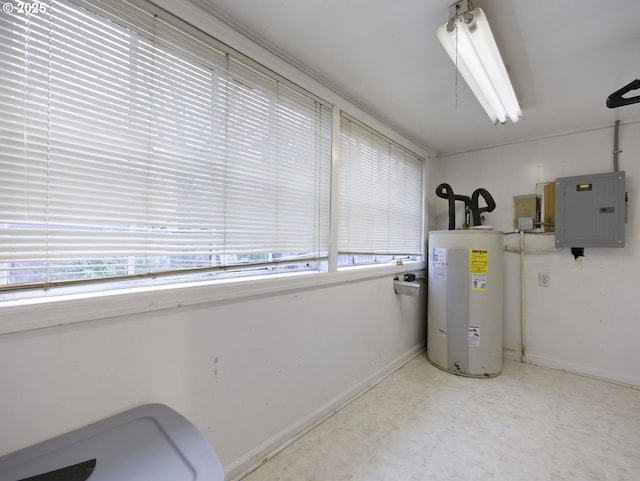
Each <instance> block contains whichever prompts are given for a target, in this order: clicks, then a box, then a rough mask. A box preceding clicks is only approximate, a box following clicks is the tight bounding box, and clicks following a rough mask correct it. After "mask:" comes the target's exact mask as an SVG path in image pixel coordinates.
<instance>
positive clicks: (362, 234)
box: [338, 114, 424, 266]
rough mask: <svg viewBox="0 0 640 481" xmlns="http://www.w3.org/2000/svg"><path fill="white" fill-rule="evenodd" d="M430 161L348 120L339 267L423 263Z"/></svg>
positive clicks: (343, 127)
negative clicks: (407, 260) (425, 177)
mask: <svg viewBox="0 0 640 481" xmlns="http://www.w3.org/2000/svg"><path fill="white" fill-rule="evenodd" d="M423 168H424V161H423V160H422V159H420V158H419V157H417V156H416V155H414V154H412V153H411V152H409V151H408V150H406V149H403V148H402V147H400V146H398V145H397V144H395V143H394V142H392V141H390V140H389V139H387V138H386V137H384V136H382V135H381V134H379V133H377V132H375V131H373V130H371V129H369V128H368V127H366V126H364V125H362V124H361V123H359V122H357V121H355V120H354V119H351V118H350V117H348V116H346V115H344V114H343V115H342V117H341V121H340V170H339V177H340V196H339V216H340V217H339V221H338V223H339V234H338V235H339V239H338V254H339V265H341V266H345V265H349V264H354V263H356V264H357V263H376V262H387V261H389V260H391V259H394V258H395V259H397V258H412V259H421V258H422V250H423V223H424V222H423V218H424V197H423V185H424V181H423Z"/></svg>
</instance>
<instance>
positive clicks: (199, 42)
mask: <svg viewBox="0 0 640 481" xmlns="http://www.w3.org/2000/svg"><path fill="white" fill-rule="evenodd" d="M43 6H46V8H39V9H38V11H37V12H35V11H34V12H31V14H29V15H26V14H18V13H16V12H14V13H13V14H6V13H5V14H3V15H2V16H0V44H1V45H0V73H1V74H2V77H3V82H2V84H1V85H0V149H1V151H0V243H2V246H3V247H2V250H1V253H0V288H1V287H3V286H4V287H9V288H15V287H19V286H46V285H50V284H55V283H63V282H69V281H72V282H75V281H78V280H87V279H96V278H116V277H128V276H140V275H158V274H161V273H168V272H182V271H187V272H193V271H199V270H206V271H210V272H212V273H217V272H223V271H229V270H237V269H246V268H250V269H252V270H258V269H259V270H260V271H263V272H270V271H273V270H274V269H316V270H317V269H318V265H319V262H320V261H321V260H323V259H326V257H327V252H328V250H329V249H328V243H329V188H330V186H329V181H330V161H331V152H330V148H331V137H330V135H331V134H330V133H331V110H330V108H329V107H327V106H326V105H325V104H324V103H323V102H321V101H320V100H319V99H316V98H315V97H313V96H312V95H310V94H308V93H307V92H304V91H302V90H301V89H299V88H297V87H295V86H292V85H291V84H289V83H288V82H286V81H285V80H284V79H281V78H279V77H277V76H276V75H275V74H272V73H270V72H268V71H266V70H265V69H263V68H260V67H257V66H255V65H254V64H252V62H250V61H249V60H247V59H245V58H243V57H242V56H241V55H239V54H237V53H235V52H229V51H227V50H224V49H222V47H221V46H219V45H218V44H216V43H215V41H213V39H210V38H208V37H205V36H204V35H203V34H201V33H200V32H195V31H193V30H192V29H190V28H188V27H186V26H184V25H182V24H181V23H180V22H179V21H177V20H173V19H170V18H169V17H167V15H166V14H163V17H166V18H164V19H163V18H160V17H159V16H157V15H154V14H151V13H148V12H146V11H143V10H140V9H139V8H138V7H135V6H132V5H129V4H127V3H126V2H124V1H121V0H117V1H114V2H109V1H107V0H105V1H99V0H95V1H82V0H77V1H76V0H74V1H73V2H72V1H65V2H56V1H54V2H52V3H49V4H44V5H42V6H41V7H43Z"/></svg>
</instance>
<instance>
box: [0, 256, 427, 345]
mask: <svg viewBox="0 0 640 481" xmlns="http://www.w3.org/2000/svg"><path fill="white" fill-rule="evenodd" d="M424 268H425V264H424V262H406V263H404V264H403V265H396V264H385V265H375V266H366V267H354V268H346V269H341V270H340V271H339V272H324V273H318V272H302V273H291V274H274V275H270V276H259V277H243V278H234V279H224V280H213V281H211V280H209V281H200V282H188V283H187V282H184V281H183V282H181V283H172V284H165V285H156V286H144V287H141V286H132V285H124V284H122V283H112V284H111V285H109V284H106V285H104V286H103V290H100V291H95V290H93V291H91V292H81V289H80V288H60V289H59V290H57V294H51V293H50V292H49V293H43V294H42V295H39V296H33V294H32V293H31V295H26V294H25V293H24V292H22V293H21V292H15V293H5V294H2V295H0V312H2V316H1V319H0V335H2V334H9V333H14V332H21V331H29V330H33V329H42V328H46V327H52V326H60V325H65V324H74V323H79V322H87V321H93V320H98V319H105V318H109V317H117V316H124V315H130V314H139V313H143V312H151V311H159V310H163V309H174V308H180V307H184V306H190V305H196V304H202V303H215V302H220V301H226V302H228V301H230V300H240V299H243V298H251V297H256V296H263V295H269V294H282V293H285V292H294V291H300V290H306V289H316V288H321V287H328V286H331V285H339V284H344V283H350V282H358V281H363V280H367V279H375V278H379V277H386V276H391V277H392V276H395V275H396V274H401V273H406V272H417V271H421V270H423V269H424Z"/></svg>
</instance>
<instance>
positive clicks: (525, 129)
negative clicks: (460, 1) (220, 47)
mask: <svg viewBox="0 0 640 481" xmlns="http://www.w3.org/2000/svg"><path fill="white" fill-rule="evenodd" d="M194 1H196V2H197V3H200V4H207V7H208V8H209V9H211V10H213V11H215V12H217V14H218V15H220V16H223V17H225V18H226V20H227V21H228V22H231V23H236V24H237V25H238V28H239V29H240V30H241V31H245V32H247V33H249V34H250V35H251V36H252V37H254V38H257V39H259V40H260V42H261V43H263V45H266V46H268V48H270V49H271V50H272V51H274V52H276V53H278V54H279V55H280V56H283V57H285V58H287V59H288V60H289V61H292V62H293V63H294V64H296V65H298V66H299V67H302V68H303V69H304V70H305V71H306V72H308V73H311V74H312V75H313V76H314V77H315V78H317V79H319V80H321V81H322V82H323V83H325V84H326V85H329V86H331V87H332V88H333V89H334V90H336V91H337V92H338V93H340V94H342V95H343V96H344V97H346V98H347V99H349V100H350V101H352V102H353V103H355V104H357V105H358V106H359V107H361V108H363V109H364V110H366V111H367V112H369V113H370V114H372V115H374V116H376V117H378V118H379V119H381V120H382V121H384V122H385V123H387V124H388V125H389V126H391V127H393V128H394V129H395V130H396V131H398V132H399V133H401V134H403V135H404V136H405V137H407V138H408V139H410V140H411V141H413V142H414V143H416V144H417V145H420V146H422V147H425V148H427V149H430V150H432V151H434V152H436V153H439V154H447V153H452V152H460V151H465V150H471V149H477V148H481V147H486V146H492V145H499V144H504V143H511V142H518V141H522V140H529V139H535V138H540V137H547V136H551V135H556V134H559V133H567V132H575V131H581V130H587V129H592V128H598V127H602V126H608V125H613V124H614V122H615V121H616V120H621V121H622V122H623V123H624V122H630V121H637V120H640V103H636V104H633V105H629V106H624V107H619V108H616V109H609V108H607V107H606V105H605V101H606V98H607V97H608V96H609V94H611V93H612V92H614V91H615V90H618V89H619V88H621V87H623V86H625V85H627V84H628V83H629V82H631V81H633V80H635V79H636V78H640V25H639V23H638V22H639V19H640V2H639V1H638V0H475V1H474V2H473V4H474V6H476V7H481V8H482V9H483V10H484V11H485V13H486V15H487V17H488V19H489V22H490V23H491V26H492V30H493V33H494V36H495V37H496V41H497V43H498V47H499V48H500V50H501V52H502V56H503V58H504V61H505V63H506V64H507V68H508V69H509V71H510V76H511V80H512V83H513V85H514V88H515V90H516V94H517V96H518V98H519V100H520V103H521V106H522V111H523V115H524V119H523V120H521V121H519V122H517V123H515V124H512V123H508V124H505V125H496V126H494V125H493V124H492V123H491V121H490V120H489V117H488V116H487V115H486V114H485V113H484V111H483V110H482V108H481V107H480V104H479V103H478V102H477V101H476V100H475V97H473V94H472V93H471V91H470V90H469V88H468V87H467V85H466V84H465V83H464V80H463V79H462V78H459V79H457V87H456V77H457V75H456V71H455V67H454V65H453V63H452V62H451V60H450V59H449V57H448V56H447V54H446V52H445V51H444V49H443V48H442V46H441V45H440V43H439V42H438V40H437V39H436V36H435V32H436V29H437V27H438V26H439V25H440V24H442V23H444V22H445V21H446V20H447V17H448V7H449V5H450V4H452V3H454V1H455V0H194ZM635 95H640V90H635V91H632V92H630V93H629V94H627V97H632V96H635Z"/></svg>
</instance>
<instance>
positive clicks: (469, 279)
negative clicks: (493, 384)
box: [427, 229, 504, 377]
mask: <svg viewBox="0 0 640 481" xmlns="http://www.w3.org/2000/svg"><path fill="white" fill-rule="evenodd" d="M503 238H504V233H503V232H499V231H493V230H485V229H483V230H445V231H433V232H430V233H429V244H428V248H429V258H428V272H429V284H428V309H427V312H428V319H427V325H428V328H427V358H428V359H429V361H430V362H431V363H432V364H434V365H435V366H437V367H439V368H441V369H444V370H446V371H450V372H452V373H455V374H459V375H462V376H469V377H494V376H497V375H499V374H500V373H501V372H502V325H503V313H502V309H503V308H502V298H503V252H504V247H503V246H504V242H503Z"/></svg>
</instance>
